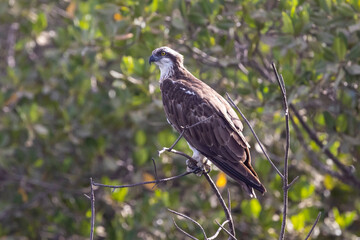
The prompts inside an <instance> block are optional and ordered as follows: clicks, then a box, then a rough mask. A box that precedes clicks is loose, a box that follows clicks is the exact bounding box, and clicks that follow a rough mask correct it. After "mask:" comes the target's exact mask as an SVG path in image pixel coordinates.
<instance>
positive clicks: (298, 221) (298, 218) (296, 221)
mask: <svg viewBox="0 0 360 240" xmlns="http://www.w3.org/2000/svg"><path fill="white" fill-rule="evenodd" d="M290 221H291V223H292V224H293V226H294V229H295V230H296V231H301V230H303V229H304V227H305V221H306V217H305V214H304V212H300V213H298V214H297V215H293V216H291V217H290Z"/></svg>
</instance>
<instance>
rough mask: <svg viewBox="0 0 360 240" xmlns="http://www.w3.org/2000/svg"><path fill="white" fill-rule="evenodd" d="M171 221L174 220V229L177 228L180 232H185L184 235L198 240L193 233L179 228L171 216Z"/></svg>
mask: <svg viewBox="0 0 360 240" xmlns="http://www.w3.org/2000/svg"><path fill="white" fill-rule="evenodd" d="M173 222H174V225H175V227H176V229H177V230H179V231H180V232H181V233H183V234H185V235H186V236H188V237H189V238H191V239H194V240H199V239H197V238H196V237H194V236H193V235H191V234H189V233H187V232H186V231H185V230H183V229H182V228H180V227H179V226H178V225H177V224H176V222H175V219H174V218H173Z"/></svg>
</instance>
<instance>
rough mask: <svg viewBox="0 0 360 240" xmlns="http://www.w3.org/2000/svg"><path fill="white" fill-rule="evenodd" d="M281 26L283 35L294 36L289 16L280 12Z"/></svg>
mask: <svg viewBox="0 0 360 240" xmlns="http://www.w3.org/2000/svg"><path fill="white" fill-rule="evenodd" d="M282 22H283V26H282V28H281V30H282V31H283V33H289V34H294V27H293V23H292V20H291V18H290V16H289V15H288V14H287V13H286V12H282Z"/></svg>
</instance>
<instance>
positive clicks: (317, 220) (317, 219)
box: [305, 212, 321, 240]
mask: <svg viewBox="0 0 360 240" xmlns="http://www.w3.org/2000/svg"><path fill="white" fill-rule="evenodd" d="M320 217H321V212H319V214H318V216H317V218H316V220H315V222H314V224H313V226H312V227H311V229H310V232H309V233H308V235H307V236H306V238H305V240H308V239H309V237H310V236H311V233H312V232H313V231H314V229H315V226H316V224H317V223H318V222H319V220H320Z"/></svg>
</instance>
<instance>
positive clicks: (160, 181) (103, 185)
mask: <svg viewBox="0 0 360 240" xmlns="http://www.w3.org/2000/svg"><path fill="white" fill-rule="evenodd" d="M190 173H193V172H184V173H182V174H180V175H177V176H173V177H169V178H163V179H157V180H154V181H146V182H140V183H134V184H129V185H107V184H102V183H96V182H94V183H93V185H94V186H99V187H108V188H131V187H137V186H141V185H146V184H159V183H164V182H169V181H172V180H175V179H177V178H181V177H184V176H186V175H189V174H190Z"/></svg>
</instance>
